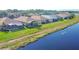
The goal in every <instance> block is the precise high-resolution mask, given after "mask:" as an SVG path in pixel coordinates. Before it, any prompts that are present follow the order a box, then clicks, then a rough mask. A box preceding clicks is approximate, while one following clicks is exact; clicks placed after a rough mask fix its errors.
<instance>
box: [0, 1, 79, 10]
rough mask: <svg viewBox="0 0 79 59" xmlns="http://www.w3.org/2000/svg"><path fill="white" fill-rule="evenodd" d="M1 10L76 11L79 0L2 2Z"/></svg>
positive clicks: (0, 3) (0, 4)
mask: <svg viewBox="0 0 79 59" xmlns="http://www.w3.org/2000/svg"><path fill="white" fill-rule="evenodd" d="M0 1H1V2H0V10H7V9H18V10H29V9H44V10H72V9H74V10H76V9H79V7H78V4H79V3H78V2H79V0H52V1H51V0H0Z"/></svg>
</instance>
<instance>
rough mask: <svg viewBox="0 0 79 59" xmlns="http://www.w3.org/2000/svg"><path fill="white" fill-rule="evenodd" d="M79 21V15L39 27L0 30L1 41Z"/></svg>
mask: <svg viewBox="0 0 79 59" xmlns="http://www.w3.org/2000/svg"><path fill="white" fill-rule="evenodd" d="M77 22H79V20H78V16H77V17H75V18H73V19H69V20H63V21H58V22H54V23H49V24H43V25H42V26H41V27H37V28H25V29H23V30H19V31H15V32H0V42H5V41H9V40H12V39H15V38H19V37H22V36H27V35H30V34H33V33H36V32H39V31H42V30H44V29H49V28H53V27H57V26H61V25H65V24H68V25H70V24H74V23H77Z"/></svg>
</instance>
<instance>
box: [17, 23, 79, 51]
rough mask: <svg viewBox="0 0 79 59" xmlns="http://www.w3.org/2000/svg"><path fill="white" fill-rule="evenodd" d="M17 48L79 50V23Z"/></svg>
mask: <svg viewBox="0 0 79 59" xmlns="http://www.w3.org/2000/svg"><path fill="white" fill-rule="evenodd" d="M17 50H79V23H78V24H75V25H73V26H70V27H68V28H66V29H64V30H60V31H58V32H55V33H51V34H49V35H47V36H44V37H42V38H40V39H38V41H36V42H33V43H30V44H28V45H26V46H25V47H20V48H18V49H17Z"/></svg>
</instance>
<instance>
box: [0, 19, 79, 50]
mask: <svg viewBox="0 0 79 59" xmlns="http://www.w3.org/2000/svg"><path fill="white" fill-rule="evenodd" d="M78 22H79V20H76V21H73V22H69V23H67V24H63V25H62V24H60V25H59V26H58V27H53V28H49V29H43V30H41V31H39V32H37V33H34V34H31V35H28V36H24V37H21V38H18V39H14V40H10V41H8V42H5V43H3V44H0V49H2V50H13V49H17V48H20V47H24V46H25V45H28V44H30V43H33V42H35V41H37V40H38V39H39V38H42V37H44V36H46V35H48V34H51V33H54V32H57V31H59V30H63V29H65V28H67V27H69V26H72V25H74V24H77V23H78Z"/></svg>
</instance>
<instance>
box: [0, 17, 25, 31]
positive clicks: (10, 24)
mask: <svg viewBox="0 0 79 59" xmlns="http://www.w3.org/2000/svg"><path fill="white" fill-rule="evenodd" d="M2 20H3V22H2V23H3V24H2V28H1V31H15V30H19V29H23V28H24V27H23V23H22V22H20V21H16V20H13V19H10V18H7V17H5V18H3V19H2Z"/></svg>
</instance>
